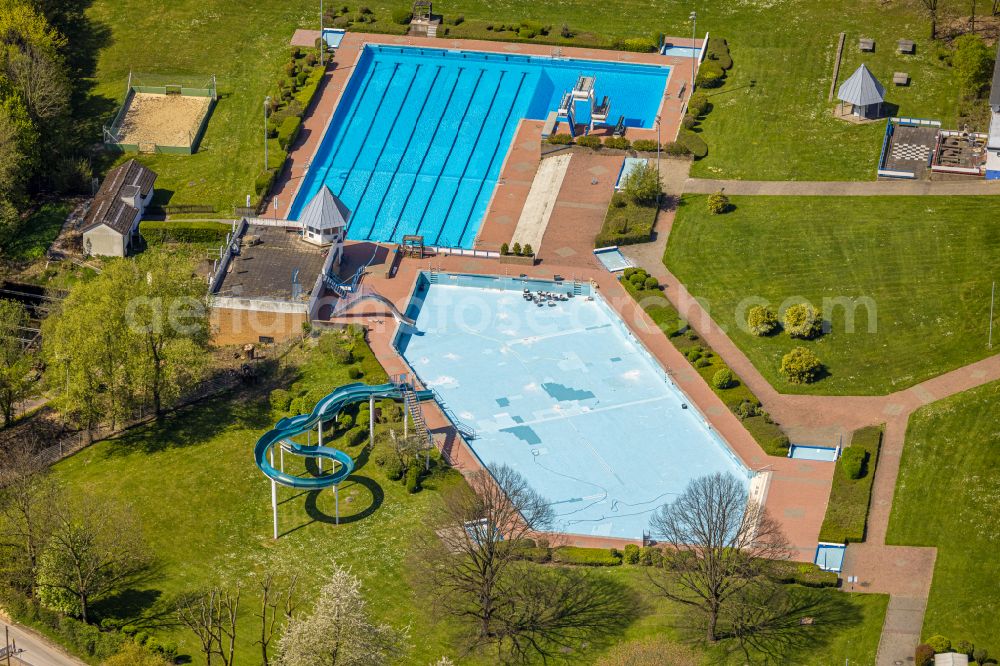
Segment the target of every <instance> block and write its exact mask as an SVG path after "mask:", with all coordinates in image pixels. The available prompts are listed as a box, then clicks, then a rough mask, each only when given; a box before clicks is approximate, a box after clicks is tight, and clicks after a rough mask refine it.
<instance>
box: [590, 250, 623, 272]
mask: <svg viewBox="0 0 1000 666" xmlns="http://www.w3.org/2000/svg"><path fill="white" fill-rule="evenodd" d="M594 256H595V257H597V260H598V261H600V262H601V264H602V265H603V266H604V267H605V268H607V269H608V271H610V272H611V273H617V272H618V271H623V270H625V269H626V268H630V267H631V266H632V262H631V261H629V260H628V259H626V258H625V255H624V254H622V253H621V250H619V249H618V248H617V247H602V248H601V249H599V250H594Z"/></svg>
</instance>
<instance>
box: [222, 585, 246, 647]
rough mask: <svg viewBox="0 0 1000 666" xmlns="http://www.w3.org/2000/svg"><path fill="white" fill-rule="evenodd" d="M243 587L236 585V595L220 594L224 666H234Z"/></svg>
mask: <svg viewBox="0 0 1000 666" xmlns="http://www.w3.org/2000/svg"><path fill="white" fill-rule="evenodd" d="M242 594H243V588H242V586H241V585H240V584H239V583H237V584H236V593H235V594H234V593H232V592H230V591H229V590H223V591H222V592H221V593H220V594H219V604H218V609H219V611H218V619H217V621H216V622H217V624H218V627H219V637H220V639H221V640H220V641H219V657H220V658H221V659H222V663H223V664H224V666H232V664H233V658H234V656H235V654H236V629H237V623H238V621H239V617H240V596H242Z"/></svg>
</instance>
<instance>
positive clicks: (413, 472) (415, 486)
mask: <svg viewBox="0 0 1000 666" xmlns="http://www.w3.org/2000/svg"><path fill="white" fill-rule="evenodd" d="M406 492H408V493H410V494H411V495H413V494H414V493H418V492H420V468H419V467H417V466H416V465H413V466H412V467H410V469H408V470H406Z"/></svg>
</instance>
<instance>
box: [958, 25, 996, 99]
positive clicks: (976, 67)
mask: <svg viewBox="0 0 1000 666" xmlns="http://www.w3.org/2000/svg"><path fill="white" fill-rule="evenodd" d="M951 62H952V67H953V68H954V70H955V76H956V77H957V78H958V82H959V85H961V87H962V91H963V92H964V93H965V94H966V95H970V96H972V95H978V94H979V93H980V92H982V90H983V89H984V88H985V87H986V86H987V85H988V84H989V82H990V75H991V74H992V71H993V53H992V52H991V51H990V49H989V48H988V47H987V46H986V42H984V41H983V38H982V37H980V36H979V35H972V34H968V35H962V36H961V37H959V38H958V39H956V40H955V55H954V56H953V57H952V61H951Z"/></svg>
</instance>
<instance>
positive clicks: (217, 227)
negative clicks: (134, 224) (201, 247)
mask: <svg viewBox="0 0 1000 666" xmlns="http://www.w3.org/2000/svg"><path fill="white" fill-rule="evenodd" d="M230 231H232V228H231V227H230V226H229V225H227V224H220V223H218V222H196V221H184V220H177V221H171V222H155V221H153V222H141V223H140V224H139V233H140V234H141V235H142V237H143V238H144V239H145V241H146V244H147V245H150V246H152V245H161V244H163V243H169V242H173V243H211V244H222V243H224V242H225V241H226V234H228V233H229V232H230Z"/></svg>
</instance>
